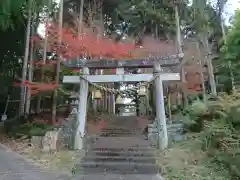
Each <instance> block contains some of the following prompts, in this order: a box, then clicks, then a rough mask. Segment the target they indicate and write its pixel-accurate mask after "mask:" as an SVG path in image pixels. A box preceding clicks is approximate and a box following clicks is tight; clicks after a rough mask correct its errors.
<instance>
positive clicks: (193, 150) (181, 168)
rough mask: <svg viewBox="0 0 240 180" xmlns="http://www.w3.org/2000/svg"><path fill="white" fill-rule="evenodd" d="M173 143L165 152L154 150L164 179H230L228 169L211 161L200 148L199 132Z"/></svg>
mask: <svg viewBox="0 0 240 180" xmlns="http://www.w3.org/2000/svg"><path fill="white" fill-rule="evenodd" d="M187 136H188V138H187V139H188V140H186V141H182V142H178V143H174V144H172V145H171V148H169V149H168V150H166V151H165V152H162V153H160V152H156V154H157V157H158V160H157V164H158V165H159V167H160V168H161V170H162V176H163V177H164V179H165V180H214V179H216V180H230V179H229V177H230V175H229V173H228V171H227V170H226V169H225V168H223V167H219V165H217V164H214V163H213V162H211V158H210V157H208V156H207V154H206V153H205V152H204V151H203V150H202V148H201V147H202V142H201V140H200V138H199V134H188V135H187Z"/></svg>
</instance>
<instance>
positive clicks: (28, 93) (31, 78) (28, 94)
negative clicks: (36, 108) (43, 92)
mask: <svg viewBox="0 0 240 180" xmlns="http://www.w3.org/2000/svg"><path fill="white" fill-rule="evenodd" d="M31 31H32V32H31V36H33V35H34V33H35V26H34V24H32V30H31ZM33 54H34V41H33V39H32V40H31V49H30V60H29V67H28V81H29V82H32V80H33ZM30 107H31V90H30V89H29V88H28V89H27V99H26V109H25V113H26V114H30Z"/></svg>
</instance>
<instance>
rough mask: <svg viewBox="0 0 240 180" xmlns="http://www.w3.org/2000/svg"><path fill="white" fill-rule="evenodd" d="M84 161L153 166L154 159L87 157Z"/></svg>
mask: <svg viewBox="0 0 240 180" xmlns="http://www.w3.org/2000/svg"><path fill="white" fill-rule="evenodd" d="M84 161H86V162H87V161H95V162H116V163H118V162H134V163H148V164H151V163H152V164H155V163H156V159H155V158H154V157H134V156H87V157H85V158H84Z"/></svg>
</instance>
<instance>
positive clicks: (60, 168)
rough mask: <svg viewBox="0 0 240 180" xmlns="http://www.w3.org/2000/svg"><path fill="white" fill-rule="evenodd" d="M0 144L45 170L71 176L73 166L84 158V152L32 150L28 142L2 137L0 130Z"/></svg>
mask: <svg viewBox="0 0 240 180" xmlns="http://www.w3.org/2000/svg"><path fill="white" fill-rule="evenodd" d="M0 143H2V144H4V145H5V146H7V147H9V148H10V149H12V150H13V151H15V152H17V153H19V154H21V155H23V156H24V157H26V158H28V159H30V160H33V161H34V162H35V163H36V164H38V165H39V166H40V167H42V168H45V169H47V170H53V171H56V172H62V173H64V174H71V173H72V170H74V164H75V163H76V162H78V163H79V161H81V159H82V157H83V156H84V151H70V150H60V151H55V152H43V151H41V150H40V149H38V148H34V147H33V146H31V144H30V143H29V140H22V139H19V140H14V139H10V138H9V137H7V136H6V135H4V133H3V131H1V130H0Z"/></svg>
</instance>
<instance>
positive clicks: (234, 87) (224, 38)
mask: <svg viewBox="0 0 240 180" xmlns="http://www.w3.org/2000/svg"><path fill="white" fill-rule="evenodd" d="M221 29H222V37H223V41H224V44H226V42H227V38H226V32H225V28H224V21H223V18H222V15H221ZM228 68H229V72H230V78H231V84H232V91H233V92H236V86H235V78H234V75H233V70H232V64H231V61H228Z"/></svg>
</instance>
